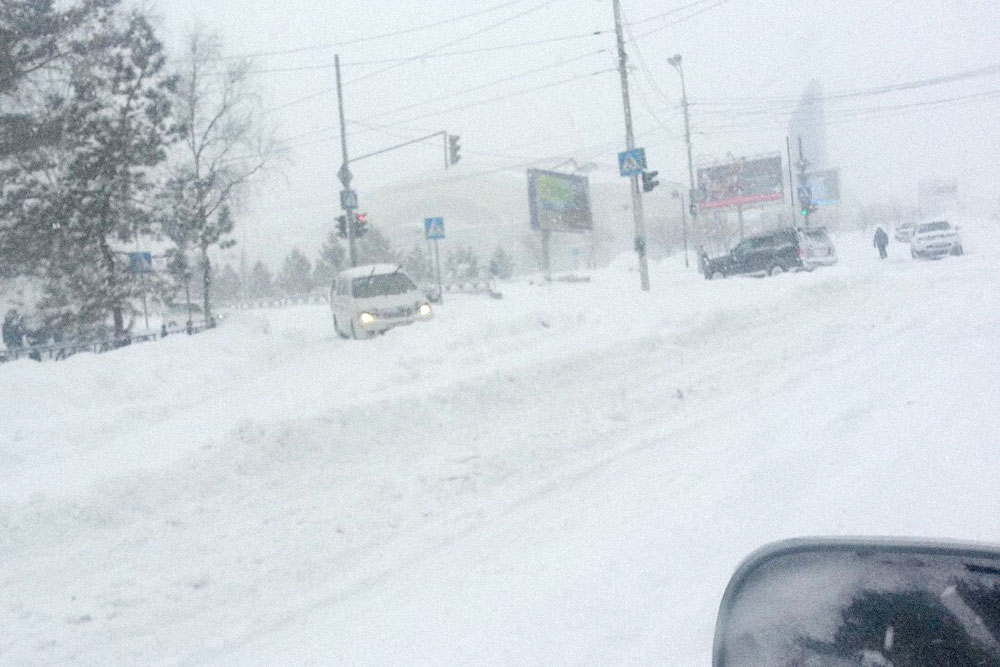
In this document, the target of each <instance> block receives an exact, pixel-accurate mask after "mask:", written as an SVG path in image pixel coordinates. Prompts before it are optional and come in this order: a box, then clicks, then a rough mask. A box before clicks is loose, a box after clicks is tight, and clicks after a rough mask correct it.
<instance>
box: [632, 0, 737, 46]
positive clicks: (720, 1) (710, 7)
mask: <svg viewBox="0 0 1000 667" xmlns="http://www.w3.org/2000/svg"><path fill="white" fill-rule="evenodd" d="M702 1H704V0H702ZM730 1H731V0H718V1H717V2H714V3H712V4H711V5H708V6H707V7H703V8H702V9H699V10H698V11H696V12H692V13H690V14H688V15H687V16H684V17H682V18H679V19H677V20H676V21H671V22H670V23H667V24H665V25H661V26H659V27H657V28H653V29H652V30H647V31H646V32H644V33H640V34H639V35H638V36H636V37H634V38H633V39H631V40H630V41H633V42H634V41H635V40H638V39H642V38H643V37H648V36H649V35H654V34H656V33H658V32H660V31H661V30H666V29H667V28H672V27H674V26H676V25H680V24H681V23H686V22H687V21H690V20H691V19H693V18H695V17H698V16H701V15H702V14H704V13H706V12H710V11H712V10H713V9H715V8H717V7H721V6H722V5H725V4H728V3H729V2H730ZM692 4H698V3H692Z"/></svg>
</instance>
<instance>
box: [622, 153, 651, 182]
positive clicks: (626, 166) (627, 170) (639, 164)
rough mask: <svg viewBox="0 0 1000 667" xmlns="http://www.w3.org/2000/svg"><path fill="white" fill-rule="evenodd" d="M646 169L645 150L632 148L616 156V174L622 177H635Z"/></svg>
mask: <svg viewBox="0 0 1000 667" xmlns="http://www.w3.org/2000/svg"><path fill="white" fill-rule="evenodd" d="M645 168H646V149H645V148H633V149H632V150H630V151H622V152H621V153H619V154H618V173H619V174H621V175H622V176H636V175H638V174H641V173H642V170H643V169H645Z"/></svg>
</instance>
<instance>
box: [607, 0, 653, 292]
mask: <svg viewBox="0 0 1000 667" xmlns="http://www.w3.org/2000/svg"><path fill="white" fill-rule="evenodd" d="M613 2H614V12H615V34H616V35H617V36H618V72H619V74H620V75H621V79H622V104H623V106H624V109H625V145H626V148H627V150H630V151H631V150H633V149H634V148H635V135H634V134H633V133H632V105H631V103H630V101H629V96H628V68H627V66H626V61H627V57H626V55H625V38H624V37H623V36H622V20H621V3H620V0H613ZM629 180H631V182H632V214H633V216H634V218H635V252H636V254H637V255H638V256H639V281H640V283H641V286H642V291H643V292H648V291H649V264H648V262H647V260H646V223H645V216H644V215H643V210H642V193H641V192H639V175H638V174H634V175H632V176H631V177H630V179H629Z"/></svg>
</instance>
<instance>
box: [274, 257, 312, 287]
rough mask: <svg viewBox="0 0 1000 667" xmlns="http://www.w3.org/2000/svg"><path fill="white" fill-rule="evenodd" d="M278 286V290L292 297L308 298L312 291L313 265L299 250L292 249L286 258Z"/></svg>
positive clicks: (279, 275)
mask: <svg viewBox="0 0 1000 667" xmlns="http://www.w3.org/2000/svg"><path fill="white" fill-rule="evenodd" d="M277 284H278V289H280V290H281V291H282V292H283V293H284V294H285V295H287V296H290V297H302V296H306V295H308V294H309V293H310V292H311V291H312V288H313V279H312V264H311V263H310V262H309V260H308V259H307V258H306V256H305V255H303V254H302V251H301V250H299V249H298V248H292V251H291V252H290V253H288V256H287V257H285V262H284V264H282V267H281V273H279V274H278V279H277Z"/></svg>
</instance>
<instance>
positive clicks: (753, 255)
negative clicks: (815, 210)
mask: <svg viewBox="0 0 1000 667" xmlns="http://www.w3.org/2000/svg"><path fill="white" fill-rule="evenodd" d="M836 261H837V251H836V249H835V248H834V247H833V243H831V242H830V238H829V236H827V234H826V231H825V230H824V229H821V228H815V229H802V230H798V229H792V228H790V227H789V228H784V229H778V230H774V231H771V232H767V233H764V234H756V235H754V236H749V237H747V238H745V239H743V240H742V241H740V242H739V243H738V244H737V245H736V247H735V248H733V249H732V251H731V252H730V253H729V254H728V255H723V256H721V257H715V258H712V259H708V260H705V277H706V278H707V279H709V280H711V279H713V278H725V277H726V276H732V275H737V274H753V273H758V274H766V275H771V276H773V275H777V274H779V273H784V272H785V271H799V270H807V271H808V270H812V269H814V268H816V267H817V266H822V265H825V264H833V263H835V262H836Z"/></svg>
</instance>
